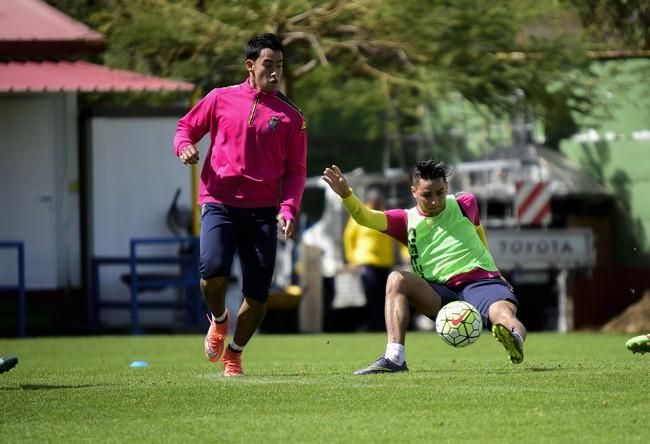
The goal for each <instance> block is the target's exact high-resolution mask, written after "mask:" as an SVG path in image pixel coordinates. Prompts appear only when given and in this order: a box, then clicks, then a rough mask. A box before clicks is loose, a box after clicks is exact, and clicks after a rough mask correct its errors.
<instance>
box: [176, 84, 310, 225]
mask: <svg viewBox="0 0 650 444" xmlns="http://www.w3.org/2000/svg"><path fill="white" fill-rule="evenodd" d="M208 132H209V133H210V148H209V149H208V152H207V153H206V154H205V161H204V163H203V168H202V170H201V179H200V187H199V198H198V202H199V205H202V204H204V203H222V204H225V205H230V206H233V207H240V208H259V207H274V206H275V207H277V206H279V210H280V214H282V215H283V216H284V218H285V219H286V220H290V219H294V220H295V218H296V215H297V213H298V210H299V208H300V201H301V199H302V193H303V190H304V187H305V180H306V175H307V172H306V170H307V168H306V164H307V126H306V125H305V120H304V118H303V116H302V114H301V112H300V110H298V108H297V107H296V106H295V105H293V104H292V103H291V102H290V101H289V100H288V99H287V98H286V97H285V96H284V95H282V94H281V93H275V94H269V93H265V92H262V91H259V90H257V89H255V88H253V87H252V86H251V85H250V84H249V82H248V80H246V81H245V82H243V83H241V84H239V85H233V86H229V87H225V88H215V89H213V90H212V91H210V93H208V94H207V95H206V96H205V97H204V98H203V99H202V100H201V101H200V102H199V103H197V104H196V106H194V107H193V108H192V109H191V110H190V111H189V112H188V113H187V114H186V115H185V117H183V118H182V119H181V120H180V121H179V122H178V126H177V128H176V135H175V137H174V152H175V154H176V156H179V155H180V153H181V152H182V151H183V150H184V149H185V148H186V147H187V146H188V145H193V144H195V143H197V142H198V141H199V140H201V138H203V136H204V135H206V134H207V133H208Z"/></svg>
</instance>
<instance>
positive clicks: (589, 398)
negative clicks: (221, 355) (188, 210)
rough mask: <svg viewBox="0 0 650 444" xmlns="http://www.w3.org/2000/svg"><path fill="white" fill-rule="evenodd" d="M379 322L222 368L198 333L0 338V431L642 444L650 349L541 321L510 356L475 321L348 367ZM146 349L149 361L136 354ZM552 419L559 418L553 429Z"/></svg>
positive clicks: (274, 343)
mask: <svg viewBox="0 0 650 444" xmlns="http://www.w3.org/2000/svg"><path fill="white" fill-rule="evenodd" d="M385 339H386V338H385V335H382V334H353V335H342V334H338V335H335V334H329V335H322V334H319V335H285V336H273V335H258V336H256V337H255V338H253V340H252V341H251V343H250V344H249V345H248V346H247V347H246V350H245V352H244V358H243V359H244V361H243V362H244V369H245V371H246V372H247V376H245V377H244V378H241V379H237V380H227V379H225V378H223V377H222V376H221V375H220V366H219V365H215V364H210V363H208V362H207V360H206V359H205V357H204V356H203V352H202V341H203V337H202V336H199V335H192V336H180V335H179V336H141V337H128V336H127V337H88V338H43V339H27V340H1V341H0V349H2V350H5V351H7V352H11V353H13V354H16V355H17V356H18V358H19V363H18V366H17V367H16V368H15V369H13V370H11V371H10V372H8V373H5V374H3V375H2V376H0V402H2V406H3V408H2V410H0V435H1V436H3V437H8V438H7V439H8V440H9V441H11V442H34V443H42V442H65V443H71V442H115V443H123V442H143V443H144V442H152V443H161V442H165V443H166V442H170V443H171V442H176V443H177V442H204V441H210V440H217V441H219V442H264V443H286V442H300V443H312V442H314V443H322V442H324V441H325V442H328V443H339V442H340V443H350V442H354V443H365V442H372V443H376V442H388V441H394V440H395V436H398V437H399V439H398V440H399V441H400V442H409V443H418V442H423V443H429V442H431V441H432V437H435V439H434V441H435V442H439V443H456V442H458V440H459V437H461V438H462V440H463V441H466V442H480V443H503V442H510V441H512V440H513V437H516V441H517V442H526V443H528V442H566V440H567V439H568V437H571V439H574V440H576V439H577V441H579V442H589V443H608V444H609V443H612V442H645V441H647V427H646V423H647V411H648V409H649V408H650V398H649V397H648V396H647V394H648V390H649V389H650V381H649V380H648V378H647V369H648V358H649V356H648V355H643V356H641V355H633V354H632V353H630V352H629V351H627V350H626V349H625V346H624V344H625V341H626V339H627V337H625V336H621V335H606V334H576V333H573V334H566V335H564V334H563V335H559V334H550V333H534V334H531V335H530V336H529V338H528V340H527V341H526V360H525V361H524V363H523V364H521V365H519V366H513V365H512V364H510V363H509V362H508V360H507V358H506V354H505V352H504V350H503V348H502V347H501V346H500V345H499V344H498V343H497V342H496V341H495V340H494V339H492V337H491V336H490V335H489V333H487V332H485V333H483V335H482V337H481V338H480V339H479V340H478V342H476V343H475V344H473V345H471V346H469V347H467V348H465V349H455V348H452V347H450V346H448V345H446V344H444V343H443V342H442V341H441V340H440V339H439V338H438V337H437V336H436V335H435V334H434V333H410V334H409V336H408V342H407V344H408V345H407V360H408V364H409V367H410V369H411V371H409V372H408V373H404V374H396V375H375V376H367V377H358V376H353V375H352V374H351V373H352V371H353V370H356V369H357V368H360V367H362V366H366V365H368V364H369V363H370V362H372V361H373V360H374V359H376V358H377V357H378V356H379V354H380V353H381V352H382V351H383V349H384V346H385ZM134 360H145V361H148V362H149V364H150V367H149V368H146V369H132V368H129V363H130V362H131V361H134ZM549 424H552V427H549ZM5 441H6V440H5Z"/></svg>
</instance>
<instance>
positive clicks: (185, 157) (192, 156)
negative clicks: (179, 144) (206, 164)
mask: <svg viewBox="0 0 650 444" xmlns="http://www.w3.org/2000/svg"><path fill="white" fill-rule="evenodd" d="M178 157H179V158H180V159H181V161H182V162H183V164H185V165H193V164H195V163H198V161H199V150H197V149H196V147H194V145H188V146H186V147H185V148H184V149H183V151H181V153H180V154H179V156H178Z"/></svg>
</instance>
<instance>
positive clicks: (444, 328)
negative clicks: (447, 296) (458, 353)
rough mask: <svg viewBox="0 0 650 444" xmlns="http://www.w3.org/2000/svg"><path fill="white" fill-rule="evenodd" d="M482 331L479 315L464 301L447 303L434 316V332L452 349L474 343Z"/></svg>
mask: <svg viewBox="0 0 650 444" xmlns="http://www.w3.org/2000/svg"><path fill="white" fill-rule="evenodd" d="M482 330H483V321H482V320H481V315H480V313H479V312H478V310H477V309H476V308H474V306H473V305H472V304H469V303H467V302H465V301H453V302H450V303H448V304H447V305H445V306H444V307H442V308H441V309H440V311H439V312H438V316H436V331H437V332H438V334H439V335H440V337H441V338H442V340H443V341H445V342H446V343H447V344H449V345H451V346H452V347H465V346H466V345H469V344H472V343H473V342H476V340H477V339H478V338H479V336H481V331H482Z"/></svg>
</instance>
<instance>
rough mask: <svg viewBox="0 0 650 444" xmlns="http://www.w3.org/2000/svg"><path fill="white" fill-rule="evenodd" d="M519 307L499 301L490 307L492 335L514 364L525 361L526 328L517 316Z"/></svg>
mask: <svg viewBox="0 0 650 444" xmlns="http://www.w3.org/2000/svg"><path fill="white" fill-rule="evenodd" d="M516 313H517V306H516V305H515V304H513V303H512V302H509V301H505V300H504V301H498V302H495V303H494V304H492V305H491V306H490V309H489V317H490V321H491V322H492V335H493V336H494V337H495V338H496V340H497V341H499V342H500V343H501V345H503V347H504V348H505V349H506V352H507V353H508V358H509V359H510V362H512V363H513V364H520V363H521V362H523V360H524V339H525V338H526V328H525V327H524V325H523V324H522V323H521V321H520V320H519V319H517V316H516Z"/></svg>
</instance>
